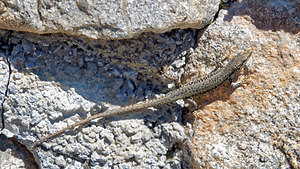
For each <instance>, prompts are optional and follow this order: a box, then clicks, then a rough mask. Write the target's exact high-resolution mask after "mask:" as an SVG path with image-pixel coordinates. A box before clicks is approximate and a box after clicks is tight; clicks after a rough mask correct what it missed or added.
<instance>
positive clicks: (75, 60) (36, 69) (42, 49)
mask: <svg viewBox="0 0 300 169" xmlns="http://www.w3.org/2000/svg"><path fill="white" fill-rule="evenodd" d="M194 36H195V31H194V30H175V31H172V32H169V33H168V34H152V33H149V34H144V35H142V36H140V37H138V38H135V39H131V40H115V41H104V40H89V39H85V38H77V37H73V36H60V35H36V34H31V33H17V32H12V33H11V35H10V36H9V37H10V39H12V40H10V39H8V40H7V41H5V42H8V44H7V45H8V46H9V48H8V49H2V50H4V51H11V52H7V54H5V57H7V58H9V61H10V63H11V65H12V78H11V80H10V85H9V87H8V91H9V92H8V93H9V97H8V98H7V101H6V103H5V104H4V108H5V113H4V117H5V124H6V125H5V126H6V131H10V132H11V133H13V134H14V135H15V137H17V138H18V140H19V141H20V142H21V143H23V144H25V145H26V146H28V147H30V145H31V143H32V142H33V141H36V140H37V139H38V138H40V137H42V136H45V135H47V134H48V133H53V132H55V131H57V130H59V129H62V128H64V127H66V126H67V125H70V124H73V123H74V122H76V121H79V120H81V119H83V118H86V117H87V116H90V115H91V114H93V113H95V112H94V110H96V111H98V112H101V111H103V110H105V109H107V108H115V107H116V106H123V105H128V104H131V103H134V102H137V101H140V100H145V99H146V98H149V99H150V98H153V97H155V95H156V94H160V93H165V92H167V91H168V90H170V89H168V88H167V86H168V83H170V82H171V80H168V79H165V78H164V77H163V76H161V74H160V73H158V72H159V71H160V69H161V67H162V65H164V64H165V63H167V62H169V63H170V66H171V68H172V71H173V72H176V71H177V70H178V71H182V70H183V66H184V64H181V65H179V64H178V62H175V61H176V58H180V60H182V62H184V60H185V59H182V58H183V54H185V53H186V52H185V51H186V50H187V49H189V48H190V47H191V46H193V45H194V43H195V41H194V39H193V37H194ZM66 41H67V42H68V43H65V42H66ZM175 41H177V43H178V45H175V44H174V43H173V42H175ZM124 46H130V48H124ZM170 49H173V50H170ZM19 56H22V57H19ZM81 58H84V59H83V60H81ZM174 74H177V75H179V73H174ZM154 89H155V90H154ZM172 112H173V113H175V114H174V115H172V114H173V113H172ZM181 121H182V119H181V107H180V106H178V105H176V104H174V105H169V106H162V107H158V108H156V109H149V110H147V111H139V112H137V113H135V114H132V113H131V114H128V115H120V116H116V117H108V118H107V119H106V120H95V121H93V122H92V123H90V124H89V125H87V126H84V127H82V128H79V129H77V130H75V131H69V132H67V133H66V134H64V135H61V136H59V137H57V138H55V139H54V140H52V141H49V142H47V143H44V144H43V148H37V149H35V150H31V151H32V152H33V154H34V156H35V159H36V160H37V163H38V165H39V166H40V167H41V168H61V167H63V168H64V167H66V166H69V167H76V166H77V167H78V166H80V167H82V166H84V165H85V163H86V161H90V162H91V164H92V166H94V167H108V168H110V167H112V166H114V165H119V166H127V165H129V166H137V167H142V168H144V167H150V166H157V167H160V166H162V165H163V164H164V163H170V165H178V164H180V163H181V161H182V160H183V159H182V157H183V156H182V153H172V154H171V155H169V154H168V153H169V151H170V150H172V151H174V150H178V152H180V151H181V150H180V148H178V147H174V146H175V145H177V144H180V142H183V141H184V139H185V134H184V132H183V131H184V129H183V126H181V125H179V124H177V123H181ZM168 123H171V124H170V125H168ZM162 124H163V126H164V127H161V126H162ZM176 124H177V125H176ZM151 128H156V130H155V133H154V132H153V131H152V129H151ZM159 130H162V131H160V132H159ZM160 138H163V139H160ZM170 157H172V158H173V157H174V160H172V161H169V158H170ZM175 157H176V158H175ZM76 161H77V162H78V161H80V162H82V163H76Z"/></svg>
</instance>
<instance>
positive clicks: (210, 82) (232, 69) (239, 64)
mask: <svg viewBox="0 0 300 169" xmlns="http://www.w3.org/2000/svg"><path fill="white" fill-rule="evenodd" d="M251 54H252V53H251V52H250V51H246V52H243V53H239V54H237V55H236V56H234V57H233V59H231V60H230V61H229V62H228V63H227V64H226V65H225V66H224V67H222V68H220V69H219V70H217V71H215V72H212V73H210V74H208V75H206V76H203V77H201V78H198V79H195V80H193V81H192V82H190V83H187V84H185V85H183V86H181V87H180V88H178V89H176V90H174V91H171V92H169V93H167V94H165V95H164V96H161V97H159V98H155V99H152V100H146V101H144V102H138V103H135V104H131V105H128V106H124V107H120V108H116V109H112V110H107V111H104V112H103V113H98V114H95V115H93V116H90V117H88V118H86V119H83V120H81V121H79V122H76V123H74V124H72V125H70V126H68V127H66V128H64V129H61V130H59V131H58V132H55V133H53V134H49V135H48V136H46V137H44V138H42V139H40V140H38V141H36V142H34V143H33V145H32V147H35V146H37V145H39V144H41V143H42V142H44V141H46V140H49V139H51V138H53V137H56V136H58V135H60V134H62V133H64V132H66V131H68V130H71V129H73V128H75V127H76V126H80V125H83V124H86V123H89V122H90V121H92V120H94V119H97V118H100V117H107V116H112V115H118V114H123V113H127V112H133V111H137V110H140V109H145V108H148V107H154V106H158V105H162V104H167V103H171V102H174V101H176V100H179V99H184V98H188V97H191V96H194V95H198V94H203V93H206V92H208V91H210V90H212V89H215V88H217V87H218V86H220V85H221V84H223V83H224V82H225V81H227V80H229V79H230V78H231V76H232V75H233V74H235V73H236V72H238V71H240V70H241V69H242V68H243V67H244V66H245V64H246V63H247V61H248V60H249V58H250V56H251Z"/></svg>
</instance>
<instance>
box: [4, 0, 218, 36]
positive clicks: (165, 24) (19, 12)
mask: <svg viewBox="0 0 300 169" xmlns="http://www.w3.org/2000/svg"><path fill="white" fill-rule="evenodd" d="M219 3H220V2H219V0H213V1H195V0H194V1H183V0H173V1H165V0H139V1H132V0H128V1H127V0H124V1H106V0H96V1H90V0H76V1H59V0H52V1H39V0H24V1H8V0H2V1H0V28H2V29H9V30H17V31H28V32H34V33H39V34H44V33H66V34H71V35H77V36H81V35H83V36H87V37H89V38H93V39H123V38H132V37H135V36H137V35H139V34H141V33H143V32H155V33H163V32H167V31H170V30H172V29H177V28H180V29H186V28H198V29H199V28H203V27H204V26H205V25H207V24H208V23H209V22H210V21H211V20H212V19H213V18H214V15H215V14H216V12H217V10H218V4H219Z"/></svg>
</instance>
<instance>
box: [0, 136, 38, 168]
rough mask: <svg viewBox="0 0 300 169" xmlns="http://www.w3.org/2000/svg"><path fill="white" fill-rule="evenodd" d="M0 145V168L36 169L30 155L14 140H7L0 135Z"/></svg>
mask: <svg viewBox="0 0 300 169" xmlns="http://www.w3.org/2000/svg"><path fill="white" fill-rule="evenodd" d="M0 145H1V146H0V166H1V168H20V169H21V168H31V169H37V168H38V166H37V165H36V163H35V161H34V158H33V156H32V154H31V153H30V152H29V151H28V150H27V149H26V147H25V146H24V145H21V144H20V143H18V142H17V140H16V139H8V138H6V137H5V136H4V135H3V134H0Z"/></svg>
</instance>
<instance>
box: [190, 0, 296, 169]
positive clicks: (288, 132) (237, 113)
mask: <svg viewBox="0 0 300 169" xmlns="http://www.w3.org/2000/svg"><path fill="white" fill-rule="evenodd" d="M277 2H278V3H277ZM294 5H295V1H284V2H283V1H280V2H279V1H271V0H270V1H267V2H266V1H264V2H258V1H243V2H241V3H234V4H233V5H232V6H231V7H230V8H228V9H226V10H221V11H220V12H219V17H218V18H217V20H216V21H215V22H214V23H213V24H211V25H210V26H209V27H208V28H207V29H206V30H205V32H203V35H202V36H201V37H200V38H199V40H198V42H199V43H198V48H196V49H195V50H194V54H192V55H191V58H190V59H189V60H190V63H188V65H187V66H186V70H187V72H190V73H193V72H200V74H201V73H202V72H203V73H205V71H206V70H207V69H211V70H213V69H214V66H213V65H215V64H214V62H212V64H208V63H209V62H211V60H220V59H223V58H224V57H225V56H230V55H232V54H233V53H237V52H238V51H243V50H251V51H253V56H252V69H251V71H250V74H249V75H248V76H247V77H246V78H245V81H244V84H243V85H242V86H241V87H239V88H237V89H234V88H232V87H230V86H229V85H224V86H223V87H221V88H219V89H217V90H216V91H213V92H210V93H209V94H206V95H202V96H200V97H196V99H195V100H196V102H197V103H198V104H199V105H200V106H201V107H202V108H201V109H199V110H198V111H196V112H195V115H196V123H195V124H194V125H195V126H196V128H195V134H194V137H193V144H192V145H193V146H192V150H193V152H194V153H192V154H193V156H194V157H193V158H194V159H195V160H194V161H195V162H196V163H195V164H194V165H195V167H197V168H209V167H211V168H299V166H300V163H299V155H300V146H299V145H300V144H299V138H300V116H299V112H300V104H299V92H300V69H299V68H300V55H299V53H300V44H299V39H300V36H299V22H298V23H295V22H294V21H296V20H295V19H296V17H298V16H295V13H294V12H293V11H294V9H295V8H294V7H295V6H294ZM283 9H284V10H283ZM282 14H284V16H285V17H284V19H283V18H280V17H275V16H282ZM258 15H259V16H260V17H258ZM281 20H282V22H281ZM275 23H280V24H275ZM291 23H293V24H291ZM296 30H298V31H296ZM216 51H218V52H216ZM214 55H215V56H214ZM221 56H223V57H221ZM210 58H214V59H210ZM203 63H206V64H203ZM207 65H212V66H207ZM242 79H243V77H240V80H242Z"/></svg>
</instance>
